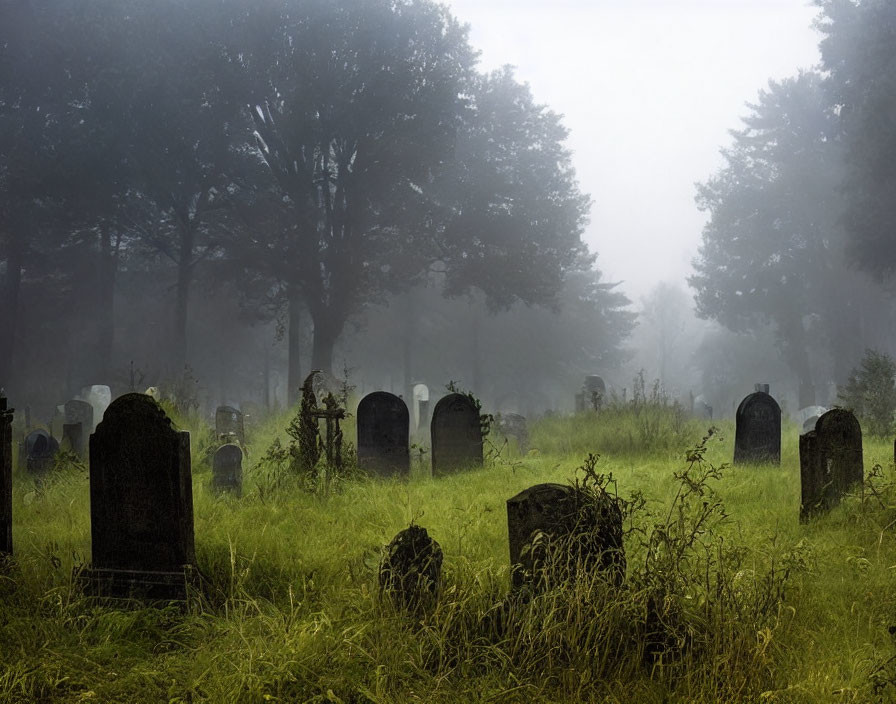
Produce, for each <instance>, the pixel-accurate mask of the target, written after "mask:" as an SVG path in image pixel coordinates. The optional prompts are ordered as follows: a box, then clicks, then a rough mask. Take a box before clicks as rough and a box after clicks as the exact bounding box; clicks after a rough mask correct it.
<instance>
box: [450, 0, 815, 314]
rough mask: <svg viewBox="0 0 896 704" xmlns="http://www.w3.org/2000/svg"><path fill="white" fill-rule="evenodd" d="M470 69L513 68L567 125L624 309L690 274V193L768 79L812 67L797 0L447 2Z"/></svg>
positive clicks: (713, 166) (593, 235)
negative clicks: (475, 61) (471, 52)
mask: <svg viewBox="0 0 896 704" xmlns="http://www.w3.org/2000/svg"><path fill="white" fill-rule="evenodd" d="M446 4H447V5H449V7H450V8H451V10H452V12H453V13H454V15H455V16H456V17H457V18H458V19H459V20H460V21H461V22H464V23H467V24H469V25H470V42H471V44H472V45H473V46H474V47H475V48H477V49H479V50H480V51H481V56H480V68H481V69H483V70H491V69H494V68H497V67H499V66H502V65H504V64H511V65H513V66H515V67H516V77H517V79H518V80H520V81H522V82H526V83H528V84H529V85H530V87H531V88H532V92H533V94H534V96H535V98H536V100H537V101H538V102H540V103H545V104H547V105H548V106H550V108H551V109H553V110H554V111H555V112H558V113H560V114H562V115H563V116H564V120H563V122H564V124H565V125H566V127H567V128H569V129H570V131H571V134H570V137H569V140H568V142H567V144H568V146H569V147H570V148H571V149H572V150H573V152H574V154H573V163H574V165H575V168H576V172H577V174H578V178H579V182H580V186H581V189H582V190H583V191H584V192H586V193H589V194H590V195H591V197H592V199H593V200H594V205H593V206H592V209H591V223H590V225H589V227H588V229H587V231H586V234H585V239H586V241H587V242H588V245H589V247H590V248H591V250H592V251H596V252H597V253H598V259H597V263H598V266H599V268H600V269H601V270H602V271H603V273H604V278H605V280H607V281H621V282H623V283H622V285H621V287H620V288H621V290H622V291H624V292H625V293H626V294H628V296H629V297H630V298H631V299H632V300H633V301H635V302H637V301H638V300H639V299H640V297H641V296H643V295H644V294H646V293H647V292H648V291H649V290H650V289H651V288H652V287H653V285H654V284H655V283H657V282H659V281H661V280H666V281H681V282H683V280H684V278H685V277H686V276H687V275H688V273H689V272H690V270H691V264H690V262H691V259H692V258H693V257H694V256H695V255H696V253H697V247H698V245H699V242H700V232H701V229H702V227H703V224H704V222H705V215H704V214H703V213H701V212H699V211H698V210H697V208H696V206H695V204H694V194H695V189H694V183H695V182H697V181H703V180H705V179H706V178H707V177H708V176H710V175H711V174H712V173H713V172H714V171H716V170H718V169H719V168H720V167H721V165H722V163H723V162H722V159H721V156H720V155H719V149H720V148H721V147H722V146H726V145H728V144H729V143H730V136H729V134H728V130H729V129H732V128H739V127H740V126H741V123H740V118H741V117H742V116H743V115H745V114H746V113H747V107H746V105H745V103H747V102H755V100H756V97H757V94H758V91H759V90H760V89H761V88H764V87H766V86H767V84H768V80H769V79H770V78H773V79H782V78H786V77H788V76H792V75H795V74H796V72H797V71H798V69H800V68H811V67H812V66H813V65H814V64H816V63H817V62H818V61H819V54H818V41H819V38H820V35H819V34H818V33H817V32H816V31H815V30H814V29H813V28H812V21H813V19H814V18H815V17H816V15H817V14H818V10H817V8H816V7H815V6H814V5H812V4H811V3H809V2H807V1H806V0H446Z"/></svg>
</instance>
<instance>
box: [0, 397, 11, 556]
mask: <svg viewBox="0 0 896 704" xmlns="http://www.w3.org/2000/svg"><path fill="white" fill-rule="evenodd" d="M12 419H13V412H12V409H11V408H7V407H6V397H5V396H0V555H4V554H6V555H12Z"/></svg>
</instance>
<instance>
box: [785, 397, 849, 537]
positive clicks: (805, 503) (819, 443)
mask: <svg viewBox="0 0 896 704" xmlns="http://www.w3.org/2000/svg"><path fill="white" fill-rule="evenodd" d="M863 479H864V466H863V461H862V428H861V426H860V425H859V421H858V420H856V417H855V416H854V415H853V414H852V413H851V412H850V411H847V410H845V409H842V408H833V409H831V410H830V411H827V412H826V413H824V414H823V415H822V416H821V417H820V418H819V419H818V422H817V423H816V424H815V429H814V430H812V431H810V432H808V433H805V434H803V435H800V492H801V501H800V520H801V521H806V520H808V519H809V518H811V517H812V516H813V515H815V514H818V513H822V512H824V511H828V510H830V509H831V508H833V507H834V506H836V505H837V504H838V503H840V499H841V497H842V496H843V495H844V494H845V493H846V492H847V491H849V489H850V488H852V487H853V486H855V485H856V484H861V483H862V481H863Z"/></svg>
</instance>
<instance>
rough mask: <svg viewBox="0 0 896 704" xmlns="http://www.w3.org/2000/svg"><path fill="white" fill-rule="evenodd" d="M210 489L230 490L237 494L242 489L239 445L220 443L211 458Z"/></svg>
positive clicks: (241, 463) (241, 464) (241, 461)
mask: <svg viewBox="0 0 896 704" xmlns="http://www.w3.org/2000/svg"><path fill="white" fill-rule="evenodd" d="M212 489H214V490H215V491H232V492H234V493H235V494H236V495H237V496H239V495H241V494H242V491H243V451H242V450H241V449H240V448H239V445H222V446H221V447H219V448H218V449H217V451H216V452H215V456H214V459H213V460H212Z"/></svg>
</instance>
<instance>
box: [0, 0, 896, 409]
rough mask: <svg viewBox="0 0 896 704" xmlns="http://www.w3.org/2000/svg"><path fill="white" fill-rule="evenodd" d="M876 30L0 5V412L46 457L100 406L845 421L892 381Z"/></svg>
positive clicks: (884, 78) (874, 5)
mask: <svg viewBox="0 0 896 704" xmlns="http://www.w3.org/2000/svg"><path fill="white" fill-rule="evenodd" d="M894 19H896V9H894V6H893V5H892V4H891V3H889V2H885V1H884V0H863V1H862V2H860V3H845V4H842V5H837V7H834V5H831V4H824V5H815V4H803V3H794V2H785V1H783V0H782V1H781V2H760V3H756V2H730V3H729V2H724V3H721V2H693V1H690V2H685V1H682V2H622V1H619V2H608V3H593V2H586V1H585V0H580V1H578V2H573V1H572V0H565V1H564V2H558V3H540V2H523V3H509V2H498V1H497V0H495V1H492V2H486V1H484V0H483V1H476V2H473V0H453V1H452V2H451V3H450V4H448V5H445V6H441V5H437V4H435V3H431V2H428V1H427V0H406V1H405V2H400V3H389V2H380V0H370V1H367V2H355V1H351V2H332V0H282V1H280V2H275V3H264V4H262V6H259V4H257V3H251V2H248V0H225V1H224V2H220V1H218V0H215V1H214V2H213V1H212V0H196V1H194V2H191V3H184V2H178V1H176V0H169V1H167V2H159V3H152V4H146V3H137V2H129V1H125V2H116V3H111V2H107V1H102V0H86V1H85V2H83V3H81V4H80V5H79V6H78V7H77V8H75V7H73V6H72V5H71V4H70V3H63V2H57V1H55V0H50V1H45V2H41V3H37V2H20V1H13V0H0V49H2V52H0V286H2V290H3V295H2V301H0V386H2V387H4V388H5V391H6V394H7V395H8V396H9V397H10V399H11V401H12V405H15V406H16V407H26V406H27V407H29V409H30V411H31V416H32V418H33V419H34V420H35V421H37V422H40V421H47V420H49V418H50V417H51V415H52V413H53V409H54V408H55V407H56V406H57V405H58V404H61V403H63V402H64V401H66V400H67V399H69V398H72V397H73V396H75V395H77V394H78V393H79V391H80V390H81V389H82V388H83V387H85V386H88V385H92V384H108V385H110V386H111V387H112V390H113V395H118V394H120V393H123V392H126V391H129V390H138V391H142V390H144V389H145V388H147V387H150V386H155V387H158V388H159V389H160V390H161V393H162V394H163V395H165V396H168V397H169V398H172V399H174V400H175V401H176V402H178V403H179V404H180V405H182V406H184V407H192V408H195V409H197V410H198V411H200V412H203V413H208V412H209V411H210V410H211V409H213V408H214V407H215V406H216V405H218V404H220V403H230V404H237V405H247V406H248V405H250V404H255V405H257V406H259V407H262V408H283V407H285V406H288V405H291V404H293V403H295V402H296V400H297V398H298V396H297V392H298V386H299V384H300V383H301V380H302V378H303V377H304V376H305V375H306V374H307V373H308V372H309V371H310V370H312V369H315V368H318V369H323V370H325V371H328V372H331V373H332V374H333V375H335V376H337V377H339V378H342V379H344V380H346V382H347V383H348V384H349V385H350V386H352V387H354V388H355V389H356V390H357V392H358V393H359V394H360V393H364V392H368V391H374V390H378V389H383V390H388V391H393V392H395V393H398V394H401V395H403V396H405V398H408V397H409V394H410V393H411V388H412V387H413V385H414V384H416V383H425V384H427V385H428V386H429V388H430V389H431V393H433V394H434V395H435V397H438V396H439V395H441V394H442V392H443V391H444V389H445V387H446V385H447V384H448V383H450V382H455V383H456V384H458V385H459V386H460V387H461V388H463V389H467V390H470V391H472V392H473V393H474V394H476V395H477V396H479V397H480V398H482V400H483V402H484V404H485V406H486V407H487V408H488V409H490V410H494V411H514V412H521V413H524V414H527V415H530V416H537V415H540V414H543V413H545V412H548V411H559V412H569V411H572V410H573V408H574V398H575V394H576V393H577V392H578V391H579V390H580V388H581V386H582V384H583V381H584V378H585V376H586V375H594V374H597V375H601V376H602V377H603V378H604V379H605V380H606V381H607V382H608V385H609V387H610V393H615V394H617V395H618V396H620V397H622V396H623V395H626V394H630V393H631V389H632V384H633V379H634V378H635V377H636V376H638V375H640V376H641V377H642V378H644V379H646V380H647V381H648V383H651V382H652V381H653V380H654V379H655V380H657V382H658V385H659V386H658V388H660V389H661V390H662V392H663V393H664V394H666V395H667V396H668V398H669V399H670V400H673V399H674V400H678V401H679V402H681V403H682V404H684V405H685V406H688V407H692V406H693V403H694V399H695V398H696V399H698V400H699V401H701V402H705V403H707V404H708V405H712V406H713V408H714V409H715V412H716V415H717V416H725V415H731V414H732V413H733V408H734V406H735V405H736V404H737V402H739V400H740V399H741V398H742V397H743V396H744V395H745V394H746V393H748V392H749V391H752V389H753V384H754V383H757V382H763V383H769V384H770V385H771V388H772V392H773V394H774V395H775V396H776V398H778V399H779V400H780V401H781V402H782V407H783V408H784V409H785V412H789V413H791V414H792V415H795V414H796V412H797V411H798V409H800V408H802V407H806V406H811V405H816V404H820V405H825V406H828V405H831V404H834V403H836V402H837V398H838V396H837V394H838V387H842V385H843V384H845V383H846V381H847V380H848V378H849V376H850V373H851V372H852V370H854V369H855V368H856V366H857V365H858V364H860V362H861V360H862V357H863V354H864V353H865V350H866V349H874V350H878V351H880V352H883V353H886V354H890V355H892V354H896V339H894V338H896V320H894V312H896V307H894V299H893V270H894V268H896V245H894V242H896V240H894V238H893V236H892V232H893V225H892V223H893V216H896V213H894V209H896V206H894V205H893V203H896V193H894V192H893V190H894V186H893V183H894V182H896V179H894V178H893V175H892V169H893V167H892V164H893V163H896V137H894V136H893V131H892V130H888V129H887V128H886V124H885V123H884V124H882V123H881V121H880V120H879V119H878V118H879V116H880V115H887V114H893V113H894V111H896V84H894V82H893V81H894V79H893V78H892V76H893V72H892V70H891V68H892V66H893V62H894V61H896V49H894V47H896V42H894V41H891V40H892V39H893V37H892V29H888V27H890V28H891V27H892V26H894ZM888 32H890V34H887V33H888ZM859 37H864V39H863V40H862V42H861V46H860V42H859V41H858V39H857V38H859ZM508 65H509V66H508Z"/></svg>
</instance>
